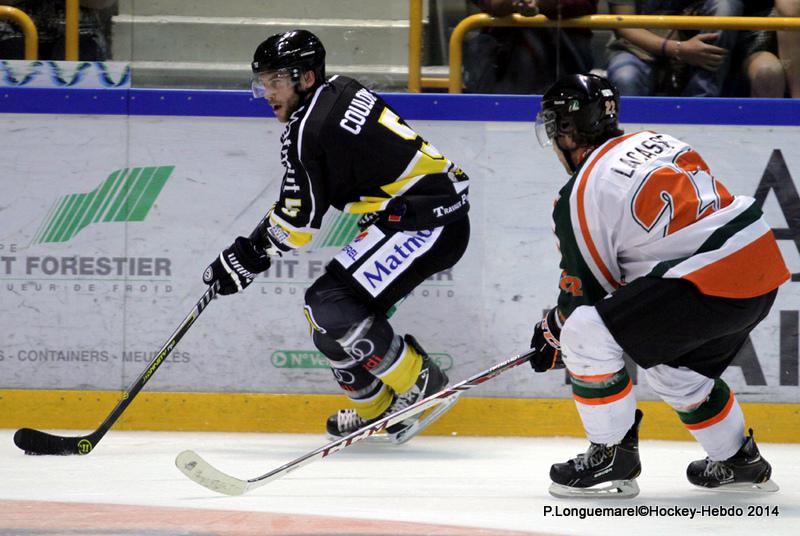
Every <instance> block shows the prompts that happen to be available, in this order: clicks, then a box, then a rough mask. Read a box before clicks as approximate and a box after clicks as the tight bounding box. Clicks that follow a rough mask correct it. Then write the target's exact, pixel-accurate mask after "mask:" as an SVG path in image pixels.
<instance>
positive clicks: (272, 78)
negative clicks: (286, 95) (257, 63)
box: [250, 70, 297, 99]
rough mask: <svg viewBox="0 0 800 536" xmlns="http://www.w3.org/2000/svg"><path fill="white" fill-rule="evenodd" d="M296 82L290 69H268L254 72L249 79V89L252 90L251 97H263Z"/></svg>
mask: <svg viewBox="0 0 800 536" xmlns="http://www.w3.org/2000/svg"><path fill="white" fill-rule="evenodd" d="M296 83H297V81H296V80H295V79H294V77H293V76H292V71H290V70H280V71H269V72H265V73H258V74H254V75H253V77H252V78H251V79H250V90H251V91H252V92H253V97H255V98H257V99H263V98H264V97H265V96H266V95H267V93H275V92H276V91H280V90H282V89H287V88H289V87H291V86H293V85H295V84H296Z"/></svg>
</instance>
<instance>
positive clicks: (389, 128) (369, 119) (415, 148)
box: [265, 76, 468, 252]
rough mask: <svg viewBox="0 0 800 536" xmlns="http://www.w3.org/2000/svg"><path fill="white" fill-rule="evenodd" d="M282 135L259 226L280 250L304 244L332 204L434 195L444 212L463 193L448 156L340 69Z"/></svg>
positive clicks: (358, 208)
mask: <svg viewBox="0 0 800 536" xmlns="http://www.w3.org/2000/svg"><path fill="white" fill-rule="evenodd" d="M281 142H282V147H281V162H282V164H283V167H284V169H285V173H284V177H283V181H282V186H281V193H280V198H279V199H278V201H277V203H275V206H274V208H273V209H272V210H271V211H270V212H269V213H268V216H267V222H268V224H269V225H268V227H267V229H265V231H267V234H268V238H269V239H270V241H271V243H272V244H274V246H275V247H276V248H277V249H279V250H281V251H284V252H285V251H289V250H292V249H296V248H299V247H303V246H305V245H307V244H309V243H310V242H311V240H312V239H313V236H314V234H315V233H316V232H317V231H318V230H319V228H320V226H321V224H322V218H323V216H324V215H325V213H326V212H327V211H328V209H329V208H330V207H334V208H337V209H339V210H342V211H346V212H351V213H359V214H363V213H369V212H379V211H381V210H385V208H386V207H387V205H388V203H389V201H390V200H391V199H392V198H395V197H401V196H405V197H411V196H437V199H442V203H441V211H440V212H441V213H442V214H445V213H446V211H447V210H448V209H449V210H456V209H457V208H458V207H453V205H454V204H457V203H458V202H459V200H461V199H462V197H461V194H466V193H467V184H468V178H467V176H466V175H465V174H463V173H449V172H451V171H453V170H454V169H456V168H455V165H454V164H453V163H452V162H451V161H450V160H449V159H448V158H446V157H445V156H444V155H442V154H441V153H439V152H438V151H437V150H436V149H435V148H434V147H433V146H431V145H430V144H429V143H427V142H426V141H425V139H423V138H422V137H421V136H420V135H419V134H417V132H416V131H414V130H413V129H412V128H411V127H410V126H409V125H408V124H407V123H406V122H405V121H404V120H403V119H402V118H401V117H400V116H399V115H398V114H397V113H396V112H395V111H394V110H392V108H391V106H389V104H388V103H386V101H384V100H383V99H382V98H381V97H380V96H379V95H377V94H375V93H373V92H372V91H370V90H369V89H367V88H365V87H364V86H362V85H361V84H360V83H358V82H357V81H356V80H353V79H351V78H347V77H345V76H333V77H331V78H330V79H329V80H328V81H327V82H326V83H325V84H323V85H322V86H320V87H318V88H317V89H316V90H315V91H314V92H313V94H310V95H309V96H308V97H307V99H306V101H305V102H304V103H303V105H302V106H301V107H300V108H298V109H297V110H296V111H295V112H294V113H293V114H292V115H291V117H290V119H289V122H288V124H287V125H286V129H285V131H284V133H283V135H282V137H281ZM450 196H452V197H450ZM463 204H464V203H463V201H462V205H463ZM442 214H438V213H437V214H436V215H438V216H441V215H442Z"/></svg>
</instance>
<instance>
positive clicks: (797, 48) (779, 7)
mask: <svg viewBox="0 0 800 536" xmlns="http://www.w3.org/2000/svg"><path fill="white" fill-rule="evenodd" d="M775 9H776V11H777V14H778V16H779V17H800V0H775ZM778 57H779V58H780V59H781V62H783V65H784V68H785V70H786V77H787V80H788V82H789V96H790V97H792V98H795V99H800V31H794V32H778Z"/></svg>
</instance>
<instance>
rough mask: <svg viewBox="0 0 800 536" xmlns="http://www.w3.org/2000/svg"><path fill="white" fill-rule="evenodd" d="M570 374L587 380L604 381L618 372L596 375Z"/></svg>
mask: <svg viewBox="0 0 800 536" xmlns="http://www.w3.org/2000/svg"><path fill="white" fill-rule="evenodd" d="M569 375H570V376H572V377H573V378H576V379H578V380H583V381H585V382H602V381H604V380H607V379H609V378H612V377H614V376H616V375H617V372H610V373H608V374H595V375H594V376H579V375H578V374H573V373H571V372H570V373H569Z"/></svg>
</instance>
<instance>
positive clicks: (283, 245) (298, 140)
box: [265, 116, 330, 252]
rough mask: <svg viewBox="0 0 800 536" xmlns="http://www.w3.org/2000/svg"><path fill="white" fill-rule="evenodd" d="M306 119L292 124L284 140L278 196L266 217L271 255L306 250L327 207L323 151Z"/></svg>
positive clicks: (328, 203)
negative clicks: (277, 252)
mask: <svg viewBox="0 0 800 536" xmlns="http://www.w3.org/2000/svg"><path fill="white" fill-rule="evenodd" d="M305 117H307V116H305ZM305 117H304V118H303V119H301V120H299V121H297V122H296V123H291V124H290V125H289V126H288V129H287V133H288V134H289V136H288V138H287V137H286V136H284V139H283V149H282V153H283V154H282V160H283V164H284V168H285V173H284V176H283V181H282V182H281V190H280V195H279V197H278V200H277V202H276V203H275V204H274V205H273V206H272V208H271V209H270V210H269V212H268V213H267V215H266V217H265V223H266V224H267V226H266V235H267V238H268V239H269V241H270V243H271V246H272V248H271V250H272V251H274V250H278V251H280V252H287V251H291V250H294V249H298V248H302V247H304V246H307V245H308V244H309V243H310V242H311V240H312V239H313V238H314V234H315V233H316V232H317V231H318V230H319V228H320V226H321V225H322V217H323V216H324V215H325V212H326V211H327V210H328V207H329V206H330V201H329V199H328V194H327V192H326V180H325V172H324V165H323V164H322V162H323V158H322V149H321V148H320V147H319V145H318V143H317V141H316V140H317V135H316V133H315V132H313V130H312V127H313V126H314V125H313V124H312V125H308V124H307V122H306V119H305ZM268 249H270V248H268Z"/></svg>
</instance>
